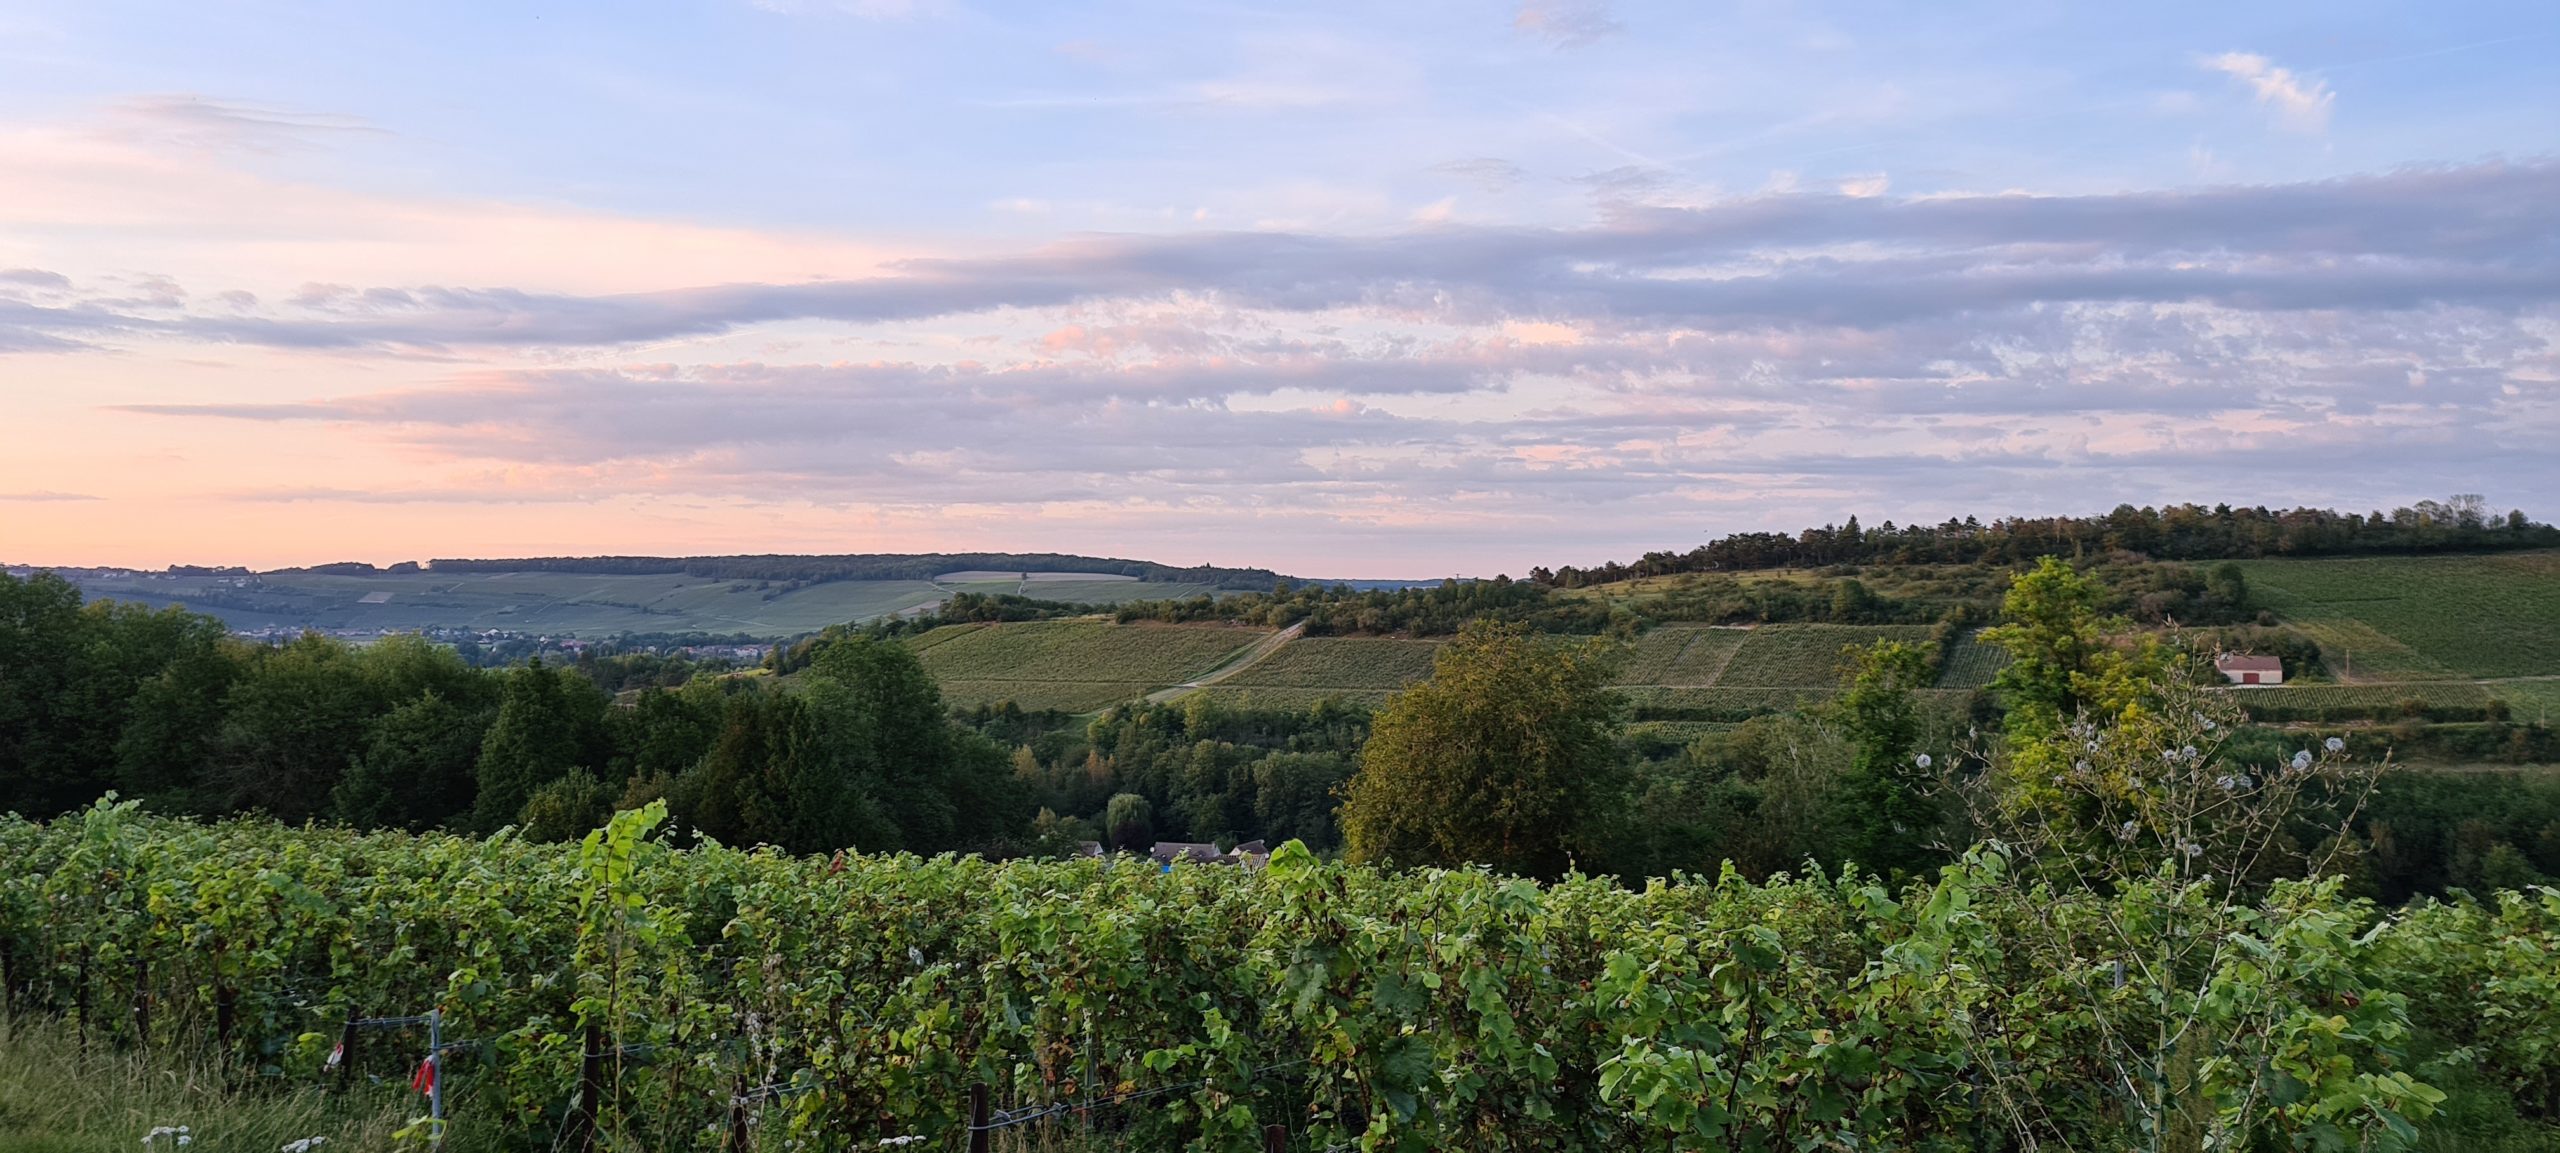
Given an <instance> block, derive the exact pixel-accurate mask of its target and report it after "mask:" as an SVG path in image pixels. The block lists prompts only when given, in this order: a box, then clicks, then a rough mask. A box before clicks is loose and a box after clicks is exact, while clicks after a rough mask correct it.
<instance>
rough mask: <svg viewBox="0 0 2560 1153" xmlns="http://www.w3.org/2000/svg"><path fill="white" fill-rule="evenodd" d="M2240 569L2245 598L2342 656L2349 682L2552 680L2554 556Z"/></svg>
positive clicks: (2559, 625) (2559, 568)
mask: <svg viewBox="0 0 2560 1153" xmlns="http://www.w3.org/2000/svg"><path fill="white" fill-rule="evenodd" d="M2241 567H2242V571H2243V572H2245V573H2246V574H2247V576H2248V579H2249V589H2250V593H2251V595H2252V596H2254V597H2256V598H2257V599H2259V600H2260V601H2262V602H2264V603H2265V604H2267V605H2268V606H2269V607H2271V608H2273V609H2275V610H2276V611H2277V612H2279V613H2282V614H2284V615H2285V616H2286V617H2287V618H2290V619H2291V620H2293V621H2294V622H2295V623H2296V626H2297V627H2299V628H2301V629H2302V630H2303V631H2304V632H2305V633H2306V634H2307V635H2309V636H2311V637H2312V638H2313V639H2315V640H2318V641H2320V643H2321V647H2322V648H2323V649H2332V648H2334V649H2335V651H2336V652H2338V653H2339V654H2340V655H2341V656H2343V655H2344V653H2345V652H2347V651H2348V650H2352V651H2353V654H2354V662H2353V663H2354V672H2355V677H2356V679H2359V680H2367V679H2376V680H2379V679H2392V678H2397V677H2406V678H2409V679H2432V678H2437V677H2442V676H2445V675H2447V674H2450V675H2452V676H2458V677H2515V676H2532V675H2536V674H2543V673H2560V552H2553V551H2543V552H2527V553H2508V554H2502V555H2494V556H2437V557H2354V558H2347V559H2337V560H2289V559H2288V560H2257V561H2244V562H2242V564H2241ZM2324 634H2325V635H2324ZM2333 641H2334V642H2336V643H2335V645H2334V646H2333V644H2332V642H2333ZM2358 642H2362V643H2358ZM2338 663H2339V664H2341V665H2343V664H2344V661H2343V660H2340V661H2339V662H2338Z"/></svg>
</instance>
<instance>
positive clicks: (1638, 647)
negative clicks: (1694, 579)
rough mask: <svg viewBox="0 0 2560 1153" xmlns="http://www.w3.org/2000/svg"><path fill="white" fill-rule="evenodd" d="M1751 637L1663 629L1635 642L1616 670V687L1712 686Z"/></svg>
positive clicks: (1693, 628)
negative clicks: (1624, 685) (1623, 662)
mask: <svg viewBox="0 0 2560 1153" xmlns="http://www.w3.org/2000/svg"><path fill="white" fill-rule="evenodd" d="M1750 635H1751V630H1749V629H1738V628H1711V627H1706V626H1700V625H1665V626H1663V627H1661V628H1657V629H1654V630H1653V631H1651V632H1648V633H1646V634H1644V635H1643V636H1641V637H1638V638H1636V643H1635V647H1634V650H1633V651H1632V652H1630V653H1628V654H1627V658H1626V663H1625V664H1624V665H1622V666H1620V668H1619V670H1618V683H1620V684H1626V685H1712V684H1714V683H1716V680H1717V678H1719V677H1721V676H1723V675H1724V671H1725V667H1726V666H1727V665H1729V664H1731V663H1732V662H1733V655H1734V653H1736V652H1738V651H1740V650H1741V648H1742V643H1743V640H1744V638H1746V637H1748V636H1750Z"/></svg>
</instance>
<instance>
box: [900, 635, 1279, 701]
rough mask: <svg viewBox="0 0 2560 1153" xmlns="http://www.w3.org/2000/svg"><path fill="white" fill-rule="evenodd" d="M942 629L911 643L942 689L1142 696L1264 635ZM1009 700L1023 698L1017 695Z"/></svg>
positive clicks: (1179, 680)
mask: <svg viewBox="0 0 2560 1153" xmlns="http://www.w3.org/2000/svg"><path fill="white" fill-rule="evenodd" d="M954 627H963V626H954ZM946 632H950V630H949V629H936V630H934V631H933V632H928V633H925V634H923V635H922V636H920V637H916V638H914V642H915V645H914V647H915V648H916V651H917V657H918V659H920V660H922V661H923V662H924V667H925V670H926V671H927V672H930V673H932V674H933V676H934V679H935V680H937V681H940V682H942V683H943V684H944V685H945V686H946V691H948V690H947V686H949V685H951V684H954V683H962V682H967V683H982V682H1003V681H1010V682H1018V683H1023V684H1027V685H1037V684H1053V683H1081V684H1111V685H1136V686H1140V688H1139V691H1140V692H1141V693H1144V692H1145V691H1147V690H1149V689H1158V688H1163V687H1165V686H1166V685H1177V684H1181V683H1182V682H1184V681H1187V680H1191V679H1193V678H1195V677H1198V676H1201V675H1203V674H1205V673H1207V672H1209V671H1210V670H1211V669H1214V668H1217V667H1218V666H1219V665H1220V664H1222V663H1224V662H1225V661H1226V660H1227V658H1229V657H1230V656H1233V655H1234V654H1235V653H1237V652H1239V651H1241V650H1243V649H1244V648H1245V647H1246V646H1248V645H1251V644H1253V643H1254V642H1256V641H1258V640H1261V639H1262V638H1263V637H1265V636H1268V635H1270V630H1268V629H1253V628H1237V627H1231V626H1227V625H1159V624H1134V625H1118V624H1113V623H1111V622H1109V621H1101V620H1069V621H1023V622H1019V623H1008V624H996V625H984V626H979V627H975V628H969V629H968V630H967V631H965V632H959V633H956V634H953V635H949V636H944V635H942V634H944V633H946ZM1025 691H1028V690H1025ZM1013 699H1014V700H1016V701H1017V702H1023V701H1024V698H1023V697H1022V696H1021V695H1019V694H1015V695H1014V696H1013ZM1024 703H1027V702H1024Z"/></svg>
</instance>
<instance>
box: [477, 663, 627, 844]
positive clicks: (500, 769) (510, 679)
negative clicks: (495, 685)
mask: <svg viewBox="0 0 2560 1153" xmlns="http://www.w3.org/2000/svg"><path fill="white" fill-rule="evenodd" d="M603 715H604V699H603V694H602V693H601V692H598V691H597V690H596V688H595V686H594V685H593V684H590V683H589V682H588V681H587V679H586V678H584V677H580V676H576V675H573V674H568V673H563V672H561V671H560V670H558V669H554V668H550V667H548V666H546V665H544V664H543V663H542V660H541V658H539V657H536V658H534V660H533V662H532V663H530V664H528V665H526V666H525V667H523V668H521V669H517V670H514V671H513V672H510V673H508V674H507V676H506V686H505V687H504V688H503V689H501V690H500V691H499V694H498V717H497V720H496V721H495V722H494V723H492V724H491V725H490V726H489V735H488V738H487V739H486V740H484V741H482V742H481V745H480V763H479V769H478V774H477V775H478V778H479V789H478V792H477V794H476V795H475V796H474V797H473V799H472V804H471V823H472V824H473V825H474V826H476V827H478V828H479V829H481V830H482V831H484V832H486V831H494V830H496V829H498V828H500V827H502V826H505V825H509V824H513V823H515V821H516V820H517V819H518V818H519V817H520V816H522V815H523V811H524V804H525V802H526V801H528V800H530V799H532V797H533V794H534V793H535V792H536V791H538V790H540V789H541V788H542V787H543V786H544V785H547V784H550V783H551V782H553V781H555V780H558V779H559V778H560V777H562V776H564V775H566V774H567V773H568V771H569V770H570V769H573V768H577V767H579V766H581V765H585V764H589V763H590V762H589V760H588V748H587V745H588V737H589V734H590V732H591V731H592V730H593V729H594V728H595V727H597V726H598V725H600V724H601V722H602V720H603Z"/></svg>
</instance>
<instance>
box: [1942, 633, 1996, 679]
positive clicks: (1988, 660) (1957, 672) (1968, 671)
mask: <svg viewBox="0 0 2560 1153" xmlns="http://www.w3.org/2000/svg"><path fill="white" fill-rule="evenodd" d="M2008 666H2009V650H2007V649H2004V648H2001V647H1999V646H1998V645H1986V644H1984V643H1982V642H1981V641H1979V640H1976V639H1974V638H1972V637H1966V638H1965V639H1963V640H1960V641H1957V642H1956V643H1955V644H1953V645H1950V646H1948V648H1947V659H1946V661H1945V663H1943V664H1941V665H1940V666H1939V668H1938V687H1939V688H1942V689H1979V688H1987V687H1989V686H1990V684H1991V680H1992V678H1994V677H1997V676H1999V675H2000V670H2001V669H2004V668H2007V667H2008Z"/></svg>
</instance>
